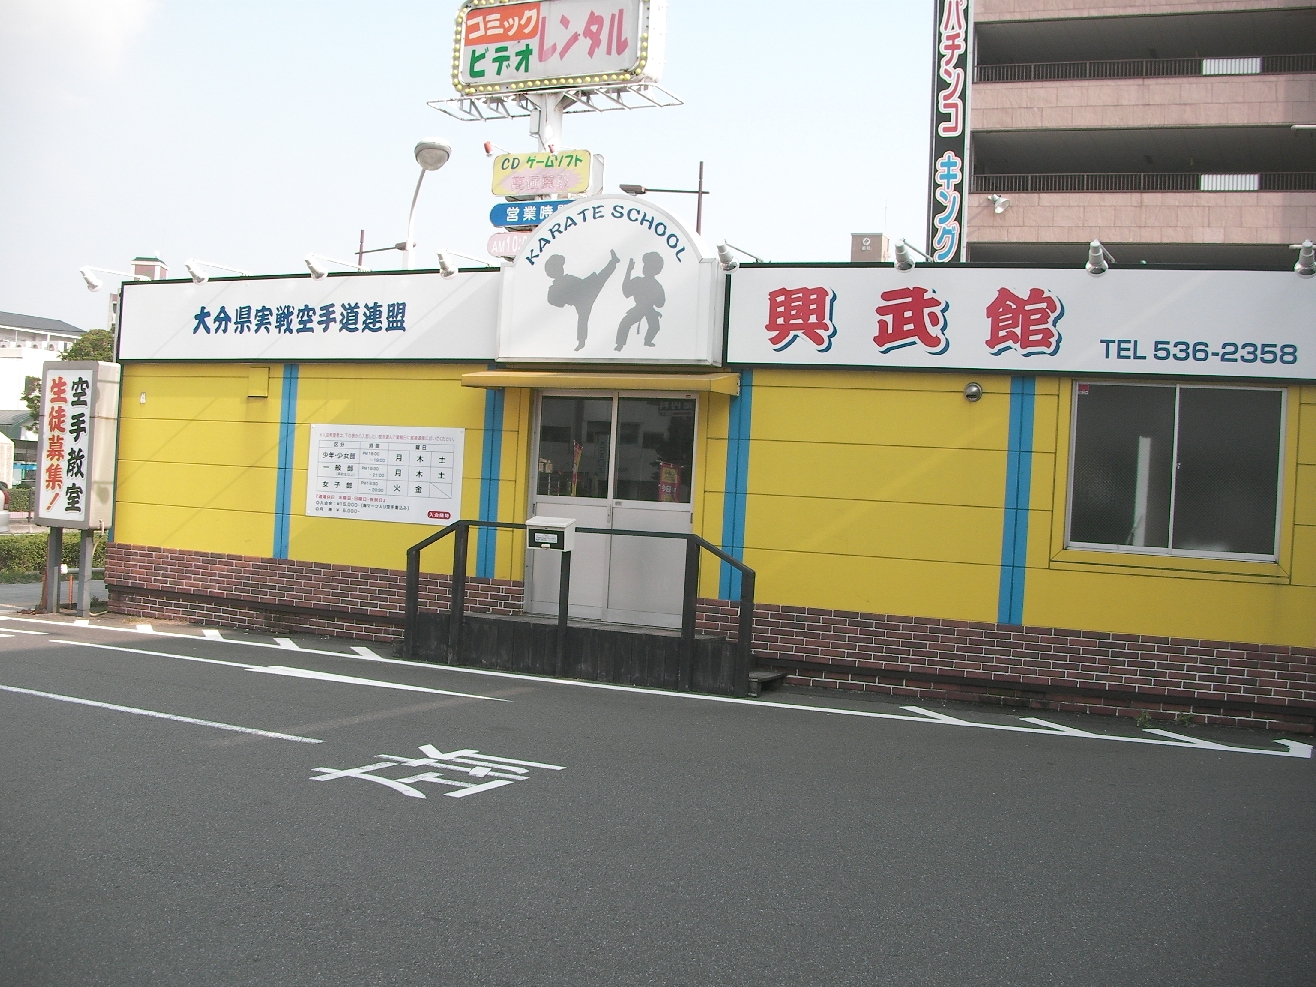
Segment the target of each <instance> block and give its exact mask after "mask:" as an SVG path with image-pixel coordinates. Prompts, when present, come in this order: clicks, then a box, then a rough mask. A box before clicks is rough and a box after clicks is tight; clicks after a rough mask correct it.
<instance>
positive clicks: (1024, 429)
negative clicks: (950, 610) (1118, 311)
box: [996, 377, 1037, 624]
mask: <svg viewBox="0 0 1316 987" xmlns="http://www.w3.org/2000/svg"><path fill="white" fill-rule="evenodd" d="M1036 397H1037V378H1035V377H1012V378H1010V438H1009V445H1008V449H1007V451H1006V459H1005V525H1004V528H1003V530H1002V533H1001V586H1000V593H999V596H998V598H997V604H996V620H997V622H998V623H1002V624H1022V623H1023V622H1024V582H1025V577H1026V576H1027V573H1028V508H1029V497H1030V495H1031V492H1032V483H1033V419H1034V408H1035V405H1036Z"/></svg>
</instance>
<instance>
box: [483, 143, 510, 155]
mask: <svg viewBox="0 0 1316 987" xmlns="http://www.w3.org/2000/svg"><path fill="white" fill-rule="evenodd" d="M494 151H502V152H503V154H511V153H512V152H511V151H509V150H508V149H507V148H505V147H503V146H502V145H501V144H495V143H494V142H493V141H485V142H484V156H485V157H486V158H492V157H493V156H494Z"/></svg>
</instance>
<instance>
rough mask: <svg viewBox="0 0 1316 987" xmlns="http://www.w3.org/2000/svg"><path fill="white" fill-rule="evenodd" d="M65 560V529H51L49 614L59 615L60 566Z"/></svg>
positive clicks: (48, 589)
mask: <svg viewBox="0 0 1316 987" xmlns="http://www.w3.org/2000/svg"><path fill="white" fill-rule="evenodd" d="M63 559H64V529H63V528H53V527H52V528H50V529H49V531H48V533H47V535H46V598H45V600H43V601H42V602H43V604H44V606H45V609H46V612H47V613H53V614H58V613H59V577H60V571H59V568H60V565H61V564H62V563H63Z"/></svg>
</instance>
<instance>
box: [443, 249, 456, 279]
mask: <svg viewBox="0 0 1316 987" xmlns="http://www.w3.org/2000/svg"><path fill="white" fill-rule="evenodd" d="M439 273H440V274H442V275H443V276H444V277H445V278H450V277H452V276H453V275H454V274H456V273H457V265H456V264H454V263H453V262H452V258H451V257H449V256H448V255H447V254H439Z"/></svg>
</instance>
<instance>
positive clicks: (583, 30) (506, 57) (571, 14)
mask: <svg viewBox="0 0 1316 987" xmlns="http://www.w3.org/2000/svg"><path fill="white" fill-rule="evenodd" d="M666 23H667V0H533V2H529V3H525V2H523V3H490V2H489V0H466V2H465V3H463V4H462V5H461V8H460V10H459V11H458V14H457V37H456V44H455V46H454V49H453V63H452V84H453V86H454V88H456V90H457V91H458V92H460V93H462V94H463V95H467V96H474V95H477V94H480V93H496V92H525V91H527V90H535V89H561V88H564V87H569V86H579V85H599V84H605V85H606V84H608V83H612V84H614V85H624V84H627V83H634V82H657V81H658V80H659V78H660V77H661V76H662V72H663V49H664V38H665V35H666Z"/></svg>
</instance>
